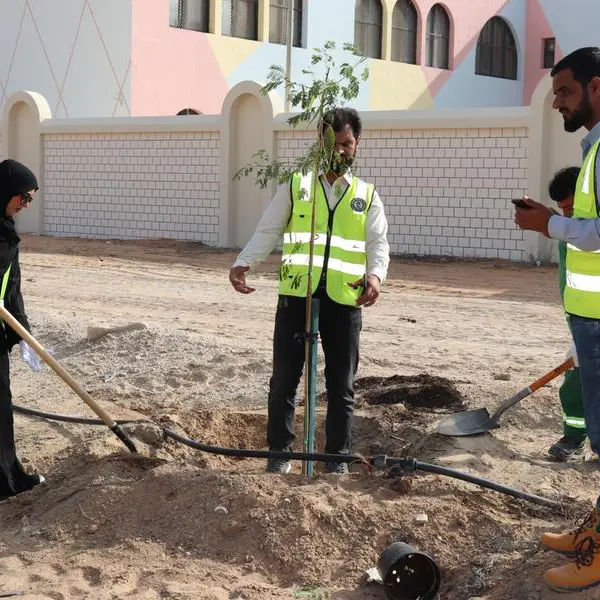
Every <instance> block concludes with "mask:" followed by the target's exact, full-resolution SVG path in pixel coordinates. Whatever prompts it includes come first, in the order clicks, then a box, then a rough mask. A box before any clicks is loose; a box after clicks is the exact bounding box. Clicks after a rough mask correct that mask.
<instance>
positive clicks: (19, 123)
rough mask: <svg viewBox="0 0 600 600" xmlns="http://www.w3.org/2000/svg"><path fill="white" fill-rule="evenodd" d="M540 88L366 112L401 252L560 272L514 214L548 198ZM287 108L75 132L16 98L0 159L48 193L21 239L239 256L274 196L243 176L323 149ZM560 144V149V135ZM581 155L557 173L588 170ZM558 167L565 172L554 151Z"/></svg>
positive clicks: (88, 125) (115, 122) (263, 104)
mask: <svg viewBox="0 0 600 600" xmlns="http://www.w3.org/2000/svg"><path fill="white" fill-rule="evenodd" d="M542 85H543V86H545V87H544V89H542V91H538V92H536V96H535V97H534V101H535V100H536V98H537V101H538V103H540V102H541V109H540V107H537V108H538V109H537V110H536V107H535V106H532V107H524V108H523V107H518V108H512V109H511V108H500V109H490V108H485V109H472V110H470V109H469V110H467V109H459V110H443V111H391V112H380V111H366V112H363V113H362V117H363V136H362V140H361V144H360V147H359V175H360V176H361V177H363V178H365V179H367V180H369V181H371V182H373V183H375V185H376V188H377V190H378V191H379V194H380V195H381V197H382V199H383V201H384V204H385V206H386V212H387V216H388V220H389V224H390V230H389V239H390V244H391V250H392V253H394V254H413V255H435V256H453V257H478V258H490V259H496V258H501V259H509V260H516V261H520V260H530V259H536V260H548V259H552V257H553V248H552V244H549V243H548V242H547V241H543V240H540V238H539V237H538V236H535V235H529V234H523V232H521V231H519V230H518V229H516V227H515V225H514V223H513V208H512V204H511V202H510V200H511V198H516V197H520V196H521V195H522V194H523V193H529V194H531V195H532V196H534V197H540V194H542V193H543V191H544V188H545V185H546V182H545V181H543V180H542V177H546V178H547V176H548V168H544V160H545V159H544V156H545V155H546V154H547V149H546V148H545V147H544V139H543V131H544V128H543V127H542V125H543V124H544V121H543V120H544V119H547V118H548V115H547V114H546V112H547V111H546V110H545V108H546V105H547V99H548V91H549V88H548V86H549V82H548V81H547V80H545V81H544V82H542V84H540V86H542ZM545 88H548V89H545ZM540 99H541V100H540ZM277 102H278V100H277V99H276V98H274V97H273V96H263V95H261V94H260V85H259V84H258V83H256V82H243V83H241V84H239V85H237V86H235V88H233V89H232V90H231V92H230V94H229V96H228V98H227V100H226V102H225V103H224V106H223V113H222V114H221V115H214V116H185V117H157V118H151V117H138V118H127V117H126V118H113V119H104V118H102V119H70V120H67V119H52V118H50V115H49V110H48V107H47V104H45V100H44V99H43V98H42V97H41V96H39V95H37V94H33V93H29V92H18V93H17V94H13V96H11V98H10V99H9V101H8V103H7V104H6V106H5V107H4V111H3V118H2V129H1V133H2V135H1V136H0V156H3V157H5V156H9V157H14V158H17V159H19V160H22V161H23V162H26V163H27V164H30V165H32V167H33V168H34V169H37V172H38V173H39V179H40V185H41V193H40V194H39V200H36V203H35V206H34V207H32V208H31V209H30V211H34V212H32V213H31V214H32V215H34V218H32V219H31V218H30V219H29V220H28V221H26V222H25V221H23V222H21V223H20V224H19V225H20V229H21V230H22V231H28V232H32V233H38V234H43V235H56V236H73V237H89V238H105V239H108V238H115V239H143V238H144V239H148V238H150V239H152V238H172V239H180V240H195V241H199V242H203V243H206V244H210V245H215V246H235V245H240V243H242V242H243V241H244V239H247V237H248V235H249V232H251V231H252V230H253V228H254V226H255V225H256V223H257V222H258V220H259V219H260V216H261V214H262V212H263V210H264V208H265V207H266V205H267V204H268V202H269V200H270V197H271V195H272V193H273V188H270V189H266V190H257V188H256V187H255V185H254V182H253V180H252V178H246V179H243V180H241V181H233V175H234V173H236V171H237V170H238V169H239V168H240V167H242V166H243V165H244V164H246V163H247V162H248V158H249V157H250V156H251V155H252V153H253V152H255V151H257V150H259V149H261V148H264V149H266V150H267V151H268V152H269V153H271V155H273V156H276V157H277V158H278V159H280V160H292V159H293V158H294V157H296V156H298V154H299V153H300V152H302V149H303V148H305V147H306V146H307V145H308V144H310V143H311V141H312V139H313V132H307V131H298V130H291V129H290V128H289V127H288V125H287V115H284V114H281V113H280V111H279V108H280V107H279V105H278V104H277ZM540 113H541V114H540ZM257 137H258V138H259V139H257ZM553 143H554V144H555V145H556V143H561V142H560V140H559V141H558V142H557V141H556V136H554V138H553ZM571 145H572V144H571ZM559 154H560V153H559ZM570 154H572V151H571V150H570V151H569V155H568V156H565V157H564V160H563V159H562V158H560V159H559V162H560V161H562V162H564V164H577V162H578V160H579V156H573V157H572V159H571V156H570ZM552 156H554V158H553V160H554V162H556V158H555V157H556V149H554V150H553V155H552ZM561 156H562V155H561ZM542 200H543V198H542ZM28 212H29V211H28Z"/></svg>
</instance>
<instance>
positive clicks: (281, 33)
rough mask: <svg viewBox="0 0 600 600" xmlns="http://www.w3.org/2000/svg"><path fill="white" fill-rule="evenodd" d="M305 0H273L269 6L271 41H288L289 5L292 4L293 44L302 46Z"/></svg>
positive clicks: (274, 42) (276, 42) (279, 42)
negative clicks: (303, 6)
mask: <svg viewBox="0 0 600 600" xmlns="http://www.w3.org/2000/svg"><path fill="white" fill-rule="evenodd" d="M303 2H304V0H271V4H270V6H269V41H270V42H271V43H273V44H285V43H286V42H287V28H288V22H287V15H288V7H289V5H290V3H291V4H292V19H293V23H292V44H293V45H294V46H296V47H297V48H301V47H302V5H303Z"/></svg>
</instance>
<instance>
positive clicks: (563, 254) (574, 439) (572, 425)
mask: <svg viewBox="0 0 600 600" xmlns="http://www.w3.org/2000/svg"><path fill="white" fill-rule="evenodd" d="M578 176H579V167H567V168H566V169H561V170H560V171H557V172H556V173H555V175H554V177H553V178H552V181H551V182H550V185H549V187H548V193H549V195H550V198H551V199H552V200H554V202H556V203H557V204H558V207H559V208H560V209H561V210H562V213H563V215H564V216H565V217H568V218H570V217H572V216H573V202H574V196H575V187H576V185H577V177H578ZM566 262H567V244H566V242H563V241H559V242H558V284H559V289H560V297H561V299H562V300H563V303H564V295H565V286H566V284H567V274H566V270H567V265H566ZM566 318H567V325H568V326H569V329H570V328H571V325H570V320H569V315H568V313H566ZM567 355H568V356H571V357H573V358H574V359H575V360H577V352H576V351H575V348H574V346H573V347H572V348H571V350H570V351H569V352H568V353H567ZM558 396H559V398H560V404H561V406H562V413H563V437H562V438H561V439H560V440H558V442H556V443H555V444H552V446H551V447H550V449H549V450H548V454H550V456H552V457H553V458H554V459H556V460H558V461H561V462H565V461H568V460H570V459H571V458H574V457H575V456H577V455H579V454H581V453H582V452H583V447H584V445H585V439H586V437H587V434H586V431H585V413H584V410H583V395H582V392H581V379H580V376H579V367H578V366H577V363H576V365H575V368H574V369H571V370H569V371H567V372H566V373H565V377H564V380H563V383H562V385H561V386H560V389H559V391H558Z"/></svg>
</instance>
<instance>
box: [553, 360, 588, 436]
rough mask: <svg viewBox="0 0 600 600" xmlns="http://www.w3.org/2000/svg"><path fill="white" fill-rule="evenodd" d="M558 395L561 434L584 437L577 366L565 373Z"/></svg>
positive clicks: (583, 418)
mask: <svg viewBox="0 0 600 600" xmlns="http://www.w3.org/2000/svg"><path fill="white" fill-rule="evenodd" d="M558 395H559V398H560V403H561V406H562V411H563V435H565V436H567V437H570V438H576V439H583V438H585V437H586V431H585V416H584V413H583V397H582V394H581V379H580V377H579V369H578V368H575V369H573V370H571V371H567V372H566V373H565V378H564V381H563V383H562V385H561V386H560V389H559V390H558Z"/></svg>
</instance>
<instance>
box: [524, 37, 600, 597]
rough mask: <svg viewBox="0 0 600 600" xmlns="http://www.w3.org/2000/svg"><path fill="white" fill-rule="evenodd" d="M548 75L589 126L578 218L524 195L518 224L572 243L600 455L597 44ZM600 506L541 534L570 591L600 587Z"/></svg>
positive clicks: (571, 273)
mask: <svg viewBox="0 0 600 600" xmlns="http://www.w3.org/2000/svg"><path fill="white" fill-rule="evenodd" d="M551 76H552V88H553V92H554V102H553V107H554V108H555V109H556V110H558V111H559V112H560V114H561V115H562V117H563V121H564V128H565V130H566V131H568V132H571V133H572V132H575V131H578V130H579V129H581V127H584V128H585V129H587V131H588V133H587V135H586V136H585V137H584V138H583V140H582V143H581V144H582V151H583V164H582V166H581V170H580V172H579V177H578V178H577V185H576V187H575V198H574V203H573V218H568V217H561V216H560V215H556V214H554V213H553V211H552V210H551V209H550V208H548V207H547V206H544V205H543V204H540V203H539V202H535V201H533V200H531V199H529V198H524V200H525V202H526V203H527V204H528V205H529V208H517V209H516V215H515V222H516V223H517V225H518V226H519V227H520V228H521V229H525V230H530V231H537V232H539V233H542V234H543V235H545V236H547V237H550V238H553V239H556V240H561V241H563V242H566V244H567V256H566V284H565V293H564V306H565V311H566V312H567V313H568V314H569V321H570V324H571V332H572V334H573V340H574V342H575V348H576V351H577V360H578V363H579V373H580V377H581V389H582V392H583V405H584V411H585V424H586V430H587V434H588V438H589V440H590V445H591V447H592V450H593V451H594V452H595V453H596V454H600V218H599V215H600V196H599V189H598V186H599V185H600V160H598V149H599V148H600V48H598V47H586V48H579V49H578V50H575V51H574V52H572V53H571V54H569V55H567V56H565V57H564V58H563V59H562V60H560V61H559V62H558V63H557V64H556V65H555V66H554V68H553V69H552V71H551ZM599 508H600V496H598V499H597V501H596V507H595V508H594V510H593V511H592V512H591V513H590V514H589V515H588V517H587V518H586V519H585V521H583V522H582V523H581V525H580V526H579V527H577V528H576V529H573V530H571V531H567V532H565V533H562V534H554V533H546V534H544V535H543V537H542V543H543V544H544V545H545V546H546V547H548V548H550V549H552V550H555V551H556V552H559V553H562V554H564V555H566V556H569V557H572V558H574V560H572V561H571V562H568V563H567V564H565V565H563V566H561V567H556V568H554V569H549V570H548V571H546V573H545V575H544V577H545V580H546V582H547V584H548V585H549V587H551V588H553V589H556V590H559V591H564V592H571V591H579V590H583V589H587V588H590V587H593V586H596V585H600V520H599V517H598V515H599V514H600V513H599V510H598V509H599Z"/></svg>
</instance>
